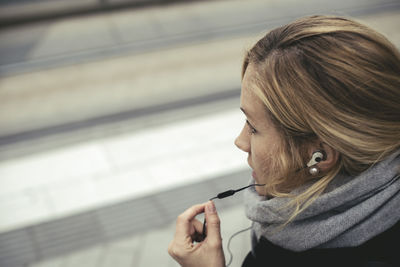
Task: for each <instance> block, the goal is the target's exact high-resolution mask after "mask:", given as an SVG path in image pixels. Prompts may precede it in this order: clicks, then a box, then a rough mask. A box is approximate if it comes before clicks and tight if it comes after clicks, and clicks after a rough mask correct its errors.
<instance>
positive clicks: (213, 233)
mask: <svg viewBox="0 0 400 267" xmlns="http://www.w3.org/2000/svg"><path fill="white" fill-rule="evenodd" d="M205 213H206V221H207V239H208V242H210V243H212V244H213V245H215V246H222V238H221V228H220V220H219V217H218V214H217V210H216V208H215V205H214V203H213V202H212V201H209V202H208V203H207V205H206V209H205Z"/></svg>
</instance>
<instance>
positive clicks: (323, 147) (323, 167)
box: [310, 142, 339, 172]
mask: <svg viewBox="0 0 400 267" xmlns="http://www.w3.org/2000/svg"><path fill="white" fill-rule="evenodd" d="M318 150H319V151H322V153H323V154H324V159H323V160H321V161H320V162H319V163H317V164H316V165H315V166H316V167H317V168H318V169H319V170H320V172H327V171H329V170H330V169H331V168H333V167H334V166H335V165H336V163H337V162H338V160H339V152H338V151H337V150H336V149H334V148H332V147H331V146H329V145H327V144H325V143H323V142H318V145H314V146H312V148H311V150H310V158H311V157H312V154H313V153H314V152H315V151H318Z"/></svg>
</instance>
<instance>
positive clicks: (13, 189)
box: [0, 1, 400, 267]
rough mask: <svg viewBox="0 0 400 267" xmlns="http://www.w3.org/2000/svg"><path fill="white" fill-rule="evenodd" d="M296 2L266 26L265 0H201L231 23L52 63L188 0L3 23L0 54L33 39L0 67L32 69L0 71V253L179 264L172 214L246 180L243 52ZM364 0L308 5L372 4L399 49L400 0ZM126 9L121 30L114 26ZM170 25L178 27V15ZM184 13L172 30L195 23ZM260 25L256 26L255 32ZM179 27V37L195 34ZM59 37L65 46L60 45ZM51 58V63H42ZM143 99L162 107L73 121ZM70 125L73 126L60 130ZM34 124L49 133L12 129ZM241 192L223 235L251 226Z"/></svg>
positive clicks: (1, 259)
mask: <svg viewBox="0 0 400 267" xmlns="http://www.w3.org/2000/svg"><path fill="white" fill-rule="evenodd" d="M292 2H293V1H292ZM292 2H291V1H287V2H284V4H282V3H283V2H282V3H281V6H279V5H278V3H277V2H274V3H272V2H271V3H270V4H271V6H269V9H268V11H266V12H267V13H265V14H269V15H268V16H270V17H268V19H267V20H264V21H261V22H260V21H259V24H257V21H256V20H254V21H253V20H252V19H254V18H256V15H257V14H259V15H260V14H262V12H264V11H265V10H262V9H261V6H262V4H263V3H261V1H254V2H253V1H246V2H245V3H247V4H244V2H242V1H234V2H232V5H230V6H229V8H227V6H226V3H227V1H223V2H210V3H207V5H206V4H204V5H195V6H194V9H193V10H192V12H195V13H196V12H199V13H196V14H203V13H201V12H207V10H209V9H210V8H211V10H212V11H213V12H216V13H213V14H219V13H218V12H222V11H223V10H226V11H227V12H228V15H229V16H228V19H227V20H226V21H221V22H218V21H216V22H215V23H217V24H218V23H221V24H218V25H222V26H223V27H221V28H219V29H223V30H220V31H214V32H213V34H211V35H207V34H199V35H195V38H194V37H193V38H192V39H190V38H189V39H188V40H189V41H187V42H186V43H184V42H180V41H179V42H176V40H178V39H174V40H175V42H171V43H167V44H168V45H166V46H161V44H162V40H163V39H158V40H161V41H159V42H158V43H157V45H159V44H160V46H153V47H152V48H151V49H148V50H146V51H145V50H140V53H139V52H137V53H135V52H132V51H131V52H132V53H131V54H130V52H129V49H127V50H124V53H125V54H118V55H117V54H113V55H112V56H110V54H107V56H104V55H100V56H98V57H93V58H90V57H87V58H85V61H82V62H75V63H71V62H67V63H68V64H64V63H66V62H64V63H63V64H60V65H51V64H50V65H46V64H47V63H48V62H50V61H52V60H54V62H55V59H56V58H57V57H60V58H64V59H65V58H68V57H69V56H71V57H72V58H73V57H75V56H76V57H77V58H78V57H79V55H82V54H80V53H83V52H84V53H86V52H87V53H88V54H91V53H93V51H94V50H96V49H94V47H93V46H96V45H97V44H100V43H101V44H103V45H104V47H102V49H103V48H104V49H103V50H101V49H100V50H97V51H103V52H104V51H106V50H107V49H109V48H110V47H113V45H114V44H115V42H116V43H117V44H118V45H117V46H116V47H117V48H121V47H122V46H123V45H122V46H121V45H120V44H121V43H118V40H121V39H118V38H120V37H121V35H120V34H125V37H124V38H133V37H132V36H131V35H134V33H135V28H133V29H132V28H131V25H134V23H133V21H138V20H141V19H143V20H144V19H145V18H146V19H148V18H152V17H151V16H156V17H158V16H160V17H162V16H163V15H162V14H164V15H165V19H166V20H167V21H168V18H169V19H171V18H170V17H169V16H170V15H171V14H173V15H174V16H175V17H176V18H179V14H182V17H185V16H186V15H187V14H188V13H187V12H189V11H188V9H187V7H188V6H186V7H185V8H183V7H177V8H176V9H175V8H171V9H165V10H164V11H159V10H155V9H152V10H150V11H149V13H146V15H145V14H142V17H141V16H140V15H138V16H136V15H135V16H133V15H132V14H130V11H124V12H122V13H120V14H119V15H118V16H117V15H116V16H115V17H112V18H111V20H109V19H110V17H109V16H107V17H101V16H97V15H96V16H95V17H88V18H81V19H77V18H74V19H71V20H61V21H57V22H55V23H54V24H52V25H31V26H29V27H26V28H14V29H9V30H7V31H0V39H1V41H2V42H1V44H0V45H3V46H2V48H4V49H5V50H1V51H2V54H3V53H5V52H4V51H10V50H7V49H8V48H7V47H12V46H13V45H15V44H16V43H17V42H16V40H17V39H18V38H22V39H24V36H25V35H24V34H28V39H29V38H33V39H34V40H36V41H35V42H34V44H33V46H31V47H30V48H29V49H28V50H24V51H26V53H25V54H23V55H21V57H15V55H16V54H15V55H12V56H9V57H8V59H10V60H11V59H12V60H14V62H12V63H10V62H11V61H12V60H11V61H10V62H8V63H4V62H3V63H4V64H3V65H2V66H1V67H4V68H3V70H4V69H5V68H8V67H10V66H11V65H12V66H13V67H15V66H17V65H18V64H20V65H19V67H21V68H22V69H24V71H22V72H14V73H11V72H10V73H8V74H7V75H6V74H4V75H2V77H1V78H0V131H1V133H0V136H2V138H11V139H3V140H5V141H4V142H3V143H2V145H0V218H1V220H0V223H1V230H0V232H1V234H0V265H2V266H3V265H5V266H8V267H12V266H16V267H20V266H63V267H66V266H79V265H82V266H114V265H115V266H121V267H124V266H144V267H147V266H176V264H175V263H173V262H172V261H171V260H170V259H169V257H168V256H167V255H166V246H167V244H168V242H169V240H170V239H171V237H172V233H173V231H172V228H173V220H174V217H175V216H176V215H177V214H178V213H179V212H180V211H182V210H183V209H185V208H186V207H187V206H189V205H191V204H194V203H197V202H203V201H206V200H207V199H208V198H209V197H210V196H209V195H207V197H205V198H204V196H205V195H206V194H208V193H207V192H209V193H211V192H212V193H215V192H218V191H221V190H223V189H225V188H226V187H225V185H227V186H228V185H229V187H228V188H226V189H230V187H231V186H234V185H238V186H239V185H242V183H247V177H248V176H246V175H243V173H245V172H246V169H247V167H246V162H245V155H244V154H242V153H241V152H239V151H238V150H237V149H236V148H235V147H234V146H233V140H234V138H235V136H236V134H237V133H238V131H239V129H240V126H241V124H242V123H243V119H242V117H241V115H240V111H239V109H238V90H239V86H240V76H239V73H240V61H241V58H242V55H243V52H244V51H245V49H246V48H247V47H248V46H249V45H250V43H252V41H253V40H254V39H255V38H257V37H258V36H259V34H260V32H261V31H260V28H266V27H267V26H266V25H269V26H268V27H272V26H275V25H277V24H280V23H283V22H286V21H289V20H291V19H293V17H294V16H297V15H301V14H303V13H302V12H303V11H301V12H300V11H299V9H298V8H297V9H296V10H293V7H295V5H294V4H293V3H292ZM367 2H368V8H369V9H368V8H365V7H362V5H361V4H360V3H362V1H361V2H357V1H356V2H351V3H348V5H346V8H347V9H346V8H343V9H342V10H341V11H337V10H338V9H336V8H338V7H339V6H335V5H336V4H338V3H339V4H340V3H342V2H340V1H339V2H337V3H336V2H335V3H336V4H335V3H331V4H329V5H327V6H326V7H324V8H321V7H316V8H314V9H312V10H313V11H315V12H317V11H320V12H323V11H324V10H325V11H327V10H331V11H332V10H333V11H335V12H336V13H341V14H342V15H347V14H362V15H358V16H357V17H356V18H357V19H359V20H361V21H363V22H365V23H367V24H369V25H371V26H372V27H374V28H376V29H378V30H379V31H381V32H383V33H384V34H385V35H386V36H387V37H388V38H389V39H390V40H392V41H393V42H394V43H395V44H396V46H397V47H400V32H399V30H398V27H397V25H400V11H399V9H396V8H393V6H395V5H394V4H393V3H395V2H390V1H388V2H385V1H383V2H379V3H383V6H381V8H379V3H377V2H374V1H367ZM249 3H251V4H254V5H251V4H249ZM310 3H311V2H310ZM245 5H248V6H247V7H245ZM271 7H274V8H271ZM388 7H392V9H391V10H388ZM207 8H208V9H207ZM255 8H259V9H260V12H259V13H254V17H251V18H247V19H249V20H252V21H251V23H248V24H242V23H241V22H239V23H238V21H237V20H236V18H238V17H240V16H239V15H237V14H240V13H241V12H250V13H251V12H252V11H253V10H254V9H255ZM366 10H369V11H368V12H367V13H368V14H366ZM200 11H201V12H200ZM278 11H279V12H282V13H281V14H279V12H278ZM132 12H134V11H132ZM157 12H160V13H157ZM163 12H165V13H163ZM235 12H236V13H235ZM285 12H286V13H285ZM299 12H300V13H299ZM304 12H305V13H307V12H309V11H307V10H305V11H304ZM167 13H168V15H166V14H167ZM135 14H136V13H135ZM149 14H150V15H149ZM147 15H149V17H147ZM199 16H200V15H199ZM182 17H180V18H182ZM153 18H154V17H153ZM186 18H187V17H186ZM200 18H204V17H201V16H200ZM114 19H115V20H114ZM118 19H121V20H118ZM117 20H118V23H121V24H119V26H120V28H118V27H116V26H115V25H114V24H113V23H115V22H116V21H117ZM110 21H112V23H111V22H110ZM169 23H171V25H178V26H179V22H178V21H177V20H172V21H169ZM191 23H192V24H190V25H191V26H193V25H194V26H196V23H195V22H191ZM224 23H226V24H224ZM105 25H106V26H105ZM110 25H111V26H110ZM188 25H189V24H188ZM188 25H183V26H182V27H181V28H179V27H177V28H174V27H171V28H170V29H174V30H175V31H176V32H175V33H177V32H179V31H182V32H185V31H187V30H188V29H189V26H188ZM232 25H233V26H232ZM238 25H239V26H240V25H247V26H246V27H247V28H246V27H244V28H240V27H239V28H238ZM103 26H104V27H103ZM184 26H185V27H186V26H188V27H187V28H185V27H184ZM202 26H204V25H202ZM252 26H254V28H255V29H256V30H255V31H254V32H251V31H250V32H249V31H248V29H249V27H252ZM86 27H87V28H86ZM268 27H267V28H268ZM121 28H123V29H124V30H123V31H122V30H121V31H117V32H118V34H116V35H109V33H110V32H114V33H115V31H114V30H115V29H121ZM136 29H137V28H136ZM243 29H244V30H243ZM42 30H43V31H42ZM75 30H77V31H78V32H80V33H81V34H80V35H79V36H81V37H85V36H86V35H87V34H88V33H89V32H90V31H91V30H94V32H96V34H98V35H96V34H95V37H96V36H97V37H96V38H97V39H96V38H95V39H94V40H96V41H93V42H92V43H83V44H82V43H79V42H74V41H76V40H74V38H73V37H74V36H75V35H74V34H73V32H74V31H75ZM182 32H181V33H182ZM38 33H42V34H43V35H40V37H41V38H36V37H37V36H35V35H36V34H38ZM102 33H104V34H105V35H104V36H102ZM136 33H137V32H136ZM142 33H146V31H142ZM147 33H148V32H147ZM162 33H163V34H164V33H165V32H162ZM222 33H225V34H226V35H223V34H222ZM68 34H69V35H68ZM178 35H179V34H178ZM219 35H221V36H219ZM179 36H181V37H182V39H179V40H183V39H184V38H183V37H187V35H184V34H183V35H179ZM64 37H65V38H64ZM134 37H137V38H138V37H139V35H137V36H134ZM146 38H147V37H146ZM170 40H171V39H170ZM3 41H4V42H3ZM97 41H98V42H97ZM63 42H64V43H65V46H63V47H57V45H60V43H61V44H62V43H63ZM102 42H103V43H102ZM132 43H135V42H132ZM132 43H131V44H132ZM108 44H111V45H110V46H108ZM125 44H126V43H125ZM142 44H143V43H142ZM147 44H148V43H147ZM79 45H82V46H85V47H82V46H81V47H79ZM77 46H78V47H77ZM68 47H69V48H71V49H69V50H68ZM143 47H144V48H143ZM77 48H78V49H77ZM145 48H146V47H145V45H144V46H142V48H141V49H145ZM80 49H82V50H80ZM93 49H94V50H93ZM144 51H145V53H144ZM99 54H102V52H99ZM83 58H84V57H83ZM2 59H4V58H2ZM16 59H17V61H15V60H16ZM46 60H48V61H47V63H46V64H43V65H40V64H39V65H35V64H36V63H35V64H33V63H32V62H39V61H40V62H42V63H43V62H46ZM61 62H62V60H61ZM10 64H11V65H10ZM13 64H14V65H13ZM24 64H25V65H24ZM29 64H33V65H29ZM32 66H34V67H32ZM19 67H17V68H16V69H18V68H19ZM31 67H32V68H31ZM9 70H10V69H9ZM27 70H29V71H27ZM230 92H233V93H230ZM219 93H221V95H223V96H225V97H221V98H220V99H217V100H216V101H204V102H198V103H194V104H193V103H192V102H190V101H188V100H190V99H192V100H193V99H197V98H201V97H204V96H213V95H217V94H219ZM225 93H226V94H225ZM204 99H207V98H204ZM174 101H176V102H175V103H181V104H179V105H176V106H172V108H167V109H165V110H162V109H159V110H157V109H146V108H149V107H150V108H153V107H158V106H160V105H162V104H165V103H174ZM185 103H186V104H185ZM188 103H189V104H188ZM141 109H142V110H147V111H149V110H153V111H154V112H153V111H152V112H144V113H145V114H141V115H140V116H131V117H129V116H127V117H124V116H121V117H118V116H116V117H111V118H115V120H113V119H109V120H104V123H100V124H96V123H92V124H91V123H86V124H85V123H84V124H83V125H84V126H82V127H74V125H75V124H74V123H76V122H88V121H89V122H93V119H97V118H104V117H106V116H109V115H112V114H124V112H128V114H138V113H135V112H136V111H138V110H141ZM132 111H135V112H133V113H129V112H132ZM60 125H61V126H62V125H64V126H65V125H66V126H65V128H63V130H61V131H57V130H55V131H52V129H53V130H54V129H56V128H54V127H59V126H60ZM89 126H90V127H89ZM46 129H47V130H46ZM32 131H38V132H36V133H39V134H36V135H34V136H36V137H35V138H19V139H18V138H16V139H12V138H15V137H16V136H17V137H18V134H21V133H29V132H30V133H32ZM46 131H47V132H46ZM40 133H43V135H40ZM46 133H47V134H46ZM48 133H50V134H48ZM27 136H30V137H32V135H27ZM7 140H8V141H7ZM10 140H11V141H10ZM143 177H145V179H144V178H143ZM212 190H215V192H214V191H212ZM178 197H180V199H178ZM239 197H240V196H239ZM171 199H172V201H169V202H168V201H167V200H171ZM154 200H157V201H156V202H154ZM235 201H236V202H235ZM239 202H240V198H236V199H234V200H232V202H226V203H227V204H224V203H225V202H221V203H219V204H217V205H219V206H218V209H219V210H221V212H222V213H221V219H222V227H223V231H224V232H223V237H224V240H225V244H226V241H227V239H228V237H229V236H230V235H231V234H232V233H234V232H236V231H238V230H241V229H242V228H245V227H246V226H247V225H248V221H247V220H246V219H245V218H244V216H243V211H242V208H241V207H240V206H239V204H240V203H239ZM129 211H132V212H129ZM139 213H140V214H141V216H143V218H147V219H148V220H147V219H144V220H142V221H140V222H139V221H138V220H139V219H140V218H142V217H140V216H139V215H138V217H139V219H138V218H136V216H135V214H139ZM160 214H162V216H160ZM145 216H147V217H145ZM160 218H162V219H160ZM150 219H152V220H150ZM99 222H101V223H100V224H99ZM134 222H137V223H134ZM147 222H148V223H147ZM150 222H157V223H159V224H154V223H150ZM99 225H100V226H99ZM146 227H147V228H146ZM63 229H64V230H63ZM241 238H243V239H241ZM120 239H121V240H120ZM235 242H238V245H237V246H238V248H237V250H236V251H237V252H235V253H234V254H235V258H234V259H235V260H238V261H237V262H236V263H235V264H233V265H232V266H240V264H239V262H240V261H241V260H242V258H243V256H244V254H245V253H247V252H248V250H249V245H250V244H249V241H248V235H247V234H244V235H243V237H238V240H237V241H235ZM154 255H157V257H154ZM236 255H238V256H237V257H236Z"/></svg>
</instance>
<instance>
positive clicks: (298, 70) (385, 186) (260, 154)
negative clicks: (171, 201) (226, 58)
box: [169, 16, 400, 267]
mask: <svg viewBox="0 0 400 267" xmlns="http://www.w3.org/2000/svg"><path fill="white" fill-rule="evenodd" d="M240 107H241V110H242V111H243V112H244V113H245V115H246V117H247V120H246V123H245V125H244V128H243V130H242V132H241V133H240V135H239V136H238V138H237V139H236V141H235V144H236V146H237V147H239V148H240V149H241V150H243V151H244V152H247V153H248V163H249V165H250V167H251V168H252V169H253V178H254V181H253V182H255V183H257V184H265V185H264V186H262V187H261V186H258V187H252V188H251V189H250V190H247V191H246V192H245V206H246V214H247V216H248V217H249V219H250V220H252V221H253V224H252V251H251V252H250V253H249V254H248V256H247V257H246V259H245V260H244V263H243V266H293V265H295V264H296V265H302V264H304V265H306V264H307V266H327V265H328V266H338V265H339V264H340V265H341V266H398V264H399V259H398V257H397V255H396V253H397V249H395V246H393V245H391V244H395V243H396V242H394V241H397V240H398V238H399V237H400V234H399V222H398V221H399V218H400V206H399V204H400V179H399V173H400V53H399V51H397V49H396V48H395V47H394V46H393V45H392V44H391V43H390V42H389V41H388V40H387V39H386V38H384V37H383V36H382V35H380V34H378V33H376V32H375V31H373V30H371V29H369V28H367V27H366V26H364V25H361V24H359V23H357V22H354V21H352V20H349V19H344V18H339V17H329V16H313V17H307V18H302V19H299V20H297V21H295V22H293V23H290V24H288V25H285V26H283V27H280V28H277V29H275V30H273V31H271V32H269V33H268V34H267V35H266V36H265V37H264V38H262V39H261V40H259V41H258V42H257V43H256V44H255V46H254V47H253V48H252V49H251V50H250V51H249V52H248V53H247V55H246V57H245V59H244V63H243V70H242V92H241V102H240ZM202 212H205V216H206V219H207V237H206V238H205V239H204V240H202V241H201V242H199V243H193V241H194V240H197V239H196V236H198V234H202V229H203V225H202V223H201V222H199V221H197V220H196V219H194V218H195V216H196V215H197V214H199V213H202ZM169 253H170V254H171V256H172V257H174V259H175V260H177V261H178V262H179V263H180V264H181V265H182V266H215V267H217V266H225V260H224V253H223V251H222V240H221V235H220V228H219V219H218V215H217V213H216V210H215V206H214V204H213V203H212V202H208V203H204V204H200V205H197V206H194V207H192V208H190V209H188V210H186V211H185V212H184V213H183V214H181V215H180V216H179V217H178V220H177V225H176V234H175V237H174V239H173V240H172V242H171V244H170V246H169Z"/></svg>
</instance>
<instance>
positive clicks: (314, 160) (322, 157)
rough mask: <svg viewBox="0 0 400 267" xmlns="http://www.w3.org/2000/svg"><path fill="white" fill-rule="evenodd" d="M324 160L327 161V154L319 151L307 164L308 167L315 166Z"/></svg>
mask: <svg viewBox="0 0 400 267" xmlns="http://www.w3.org/2000/svg"><path fill="white" fill-rule="evenodd" d="M324 160H325V152H324V151H320V150H317V151H315V152H314V153H313V154H312V156H311V159H310V161H309V162H308V163H307V167H311V166H314V165H315V164H317V163H319V162H321V161H324Z"/></svg>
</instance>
